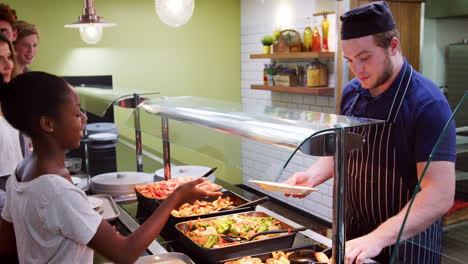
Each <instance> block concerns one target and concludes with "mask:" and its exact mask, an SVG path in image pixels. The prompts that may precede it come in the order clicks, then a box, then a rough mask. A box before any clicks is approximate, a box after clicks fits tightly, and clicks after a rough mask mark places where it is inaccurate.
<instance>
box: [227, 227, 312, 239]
mask: <svg viewBox="0 0 468 264" xmlns="http://www.w3.org/2000/svg"><path fill="white" fill-rule="evenodd" d="M304 230H307V228H305V227H300V228H289V229H277V230H268V231H263V232H258V233H256V234H255V235H253V236H251V237H249V238H245V237H240V236H228V235H221V236H220V237H221V238H222V239H224V240H225V241H228V242H238V241H251V240H252V239H254V238H256V237H258V236H261V235H269V234H278V233H287V232H289V233H296V232H299V231H304Z"/></svg>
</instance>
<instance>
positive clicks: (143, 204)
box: [135, 190, 253, 240]
mask: <svg viewBox="0 0 468 264" xmlns="http://www.w3.org/2000/svg"><path fill="white" fill-rule="evenodd" d="M135 192H136V194H137V200H138V207H137V214H136V218H137V219H138V220H139V221H140V224H141V223H143V222H145V221H146V219H148V218H149V217H150V216H151V215H152V214H153V212H154V211H155V210H156V209H157V208H158V207H159V205H160V204H161V203H162V202H163V201H164V200H159V199H156V198H147V197H145V196H144V195H143V194H141V193H140V192H138V191H137V190H135ZM222 193H223V195H222V197H223V198H226V197H230V198H231V201H232V202H233V206H238V205H242V204H245V203H248V202H249V200H247V199H245V198H243V197H241V196H239V195H237V194H235V193H233V192H231V191H223V192H222ZM216 199H217V197H210V198H204V199H200V200H201V201H208V202H212V201H214V200H216ZM184 203H185V202H184ZM179 206H180V205H179ZM251 210H253V207H243V208H237V209H225V210H221V211H218V212H213V213H209V214H203V215H195V216H185V217H176V216H173V215H172V214H171V215H170V216H169V219H168V221H167V223H166V225H165V226H164V228H163V230H162V231H161V235H162V236H163V237H164V238H165V239H166V240H173V239H175V238H176V237H177V232H176V231H175V225H176V224H177V223H180V222H185V221H189V220H194V219H198V218H206V217H215V216H220V215H228V214H234V213H241V212H247V211H251Z"/></svg>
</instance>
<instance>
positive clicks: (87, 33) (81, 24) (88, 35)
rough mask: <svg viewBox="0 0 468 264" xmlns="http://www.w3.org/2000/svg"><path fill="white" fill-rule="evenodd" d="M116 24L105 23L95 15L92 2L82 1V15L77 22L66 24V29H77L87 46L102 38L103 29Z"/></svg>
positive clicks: (88, 0) (91, 0)
mask: <svg viewBox="0 0 468 264" xmlns="http://www.w3.org/2000/svg"><path fill="white" fill-rule="evenodd" d="M115 25H116V24H114V23H111V22H107V21H105V20H103V19H102V17H100V16H98V15H97V14H96V9H95V8H94V0H84V8H83V15H81V16H79V17H78V21H76V22H74V23H72V24H66V25H65V27H66V28H79V29H80V36H81V39H82V40H83V41H84V42H86V43H88V44H96V43H98V42H99V41H100V40H101V38H102V28H103V27H113V26H115Z"/></svg>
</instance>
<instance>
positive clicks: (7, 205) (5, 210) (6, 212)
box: [0, 177, 13, 223]
mask: <svg viewBox="0 0 468 264" xmlns="http://www.w3.org/2000/svg"><path fill="white" fill-rule="evenodd" d="M10 181H11V177H9V179H8V180H7V184H6V185H7V187H6V189H8V188H9V187H8V184H9V183H10ZM0 192H1V193H0V196H1V197H0V199H4V203H5V204H4V206H3V211H2V218H3V219H4V220H5V221H8V222H10V223H12V222H13V220H12V219H11V213H10V204H11V202H8V200H9V199H7V193H6V192H4V191H2V190H0Z"/></svg>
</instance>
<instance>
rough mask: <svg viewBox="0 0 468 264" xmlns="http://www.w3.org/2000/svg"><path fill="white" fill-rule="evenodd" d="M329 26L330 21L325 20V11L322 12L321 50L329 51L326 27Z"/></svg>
mask: <svg viewBox="0 0 468 264" xmlns="http://www.w3.org/2000/svg"><path fill="white" fill-rule="evenodd" d="M329 27H330V23H329V22H328V20H327V12H325V13H324V14H323V21H322V35H323V39H322V50H323V51H329V49H328V28H329Z"/></svg>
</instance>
